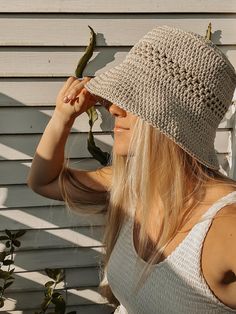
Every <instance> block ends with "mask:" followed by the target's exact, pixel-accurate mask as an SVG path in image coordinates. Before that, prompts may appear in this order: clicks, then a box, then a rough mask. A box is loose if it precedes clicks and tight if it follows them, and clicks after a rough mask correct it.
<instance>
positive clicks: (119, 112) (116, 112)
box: [109, 104, 126, 117]
mask: <svg viewBox="0 0 236 314" xmlns="http://www.w3.org/2000/svg"><path fill="white" fill-rule="evenodd" d="M109 112H110V113H111V114H112V115H113V116H115V117H126V111H125V110H124V109H122V108H120V107H119V106H117V105H115V104H111V105H110V107H109Z"/></svg>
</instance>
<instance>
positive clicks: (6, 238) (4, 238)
mask: <svg viewBox="0 0 236 314" xmlns="http://www.w3.org/2000/svg"><path fill="white" fill-rule="evenodd" d="M8 239H9V238H8V237H7V236H0V240H8Z"/></svg>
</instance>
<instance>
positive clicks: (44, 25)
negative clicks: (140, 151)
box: [0, 0, 236, 314]
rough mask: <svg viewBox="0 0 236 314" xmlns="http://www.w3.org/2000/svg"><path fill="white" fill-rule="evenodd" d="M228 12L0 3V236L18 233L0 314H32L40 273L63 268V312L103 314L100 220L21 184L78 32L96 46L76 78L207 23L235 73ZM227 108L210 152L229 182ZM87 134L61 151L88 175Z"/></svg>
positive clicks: (74, 58)
mask: <svg viewBox="0 0 236 314" xmlns="http://www.w3.org/2000/svg"><path fill="white" fill-rule="evenodd" d="M235 15H236V1H232V0H231V1H230V0H228V1H220V0H215V1H210V0H207V1H195V0H185V1H184V0H180V1H178V2H177V1H175V0H170V1H164V0H159V1H157V0H156V1H153V0H148V1H141V0H134V1H124V0H120V1H104V0H103V1H102V0H101V1H96V0H86V1H75V0H74V1H72V0H68V1H63V0H57V1H56V0H53V1H48V0H47V1H45V0H42V1H27V0H24V1H23V0H11V1H6V0H2V1H0V29H1V33H0V45H1V47H0V86H1V89H0V112H1V113H0V133H1V135H0V138H1V141H0V173H1V176H0V184H1V188H0V189H1V190H0V200H1V203H0V206H1V209H0V215H1V219H0V230H1V231H3V230H4V229H5V228H8V229H10V230H19V229H22V228H23V229H27V230H28V231H27V233H26V234H25V236H24V237H22V247H21V248H20V249H18V250H17V253H16V257H15V272H16V274H15V278H16V280H15V283H14V284H13V285H12V287H11V288H9V289H8V291H9V294H8V296H9V297H10V298H11V299H9V300H8V301H7V302H6V305H5V307H4V308H3V309H1V310H2V311H1V312H4V313H17V314H20V313H33V310H34V309H35V310H36V309H37V308H38V307H39V304H40V303H41V301H42V299H43V290H44V287H43V284H44V283H45V282H46V281H47V279H48V278H47V277H46V276H45V273H44V272H43V269H44V268H46V267H50V268H54V267H61V268H64V269H65V271H66V280H65V282H62V283H61V285H60V286H59V288H60V289H62V290H63V291H64V296H65V298H66V301H67V305H68V310H72V309H76V310H77V313H83V314H86V313H89V314H92V313H96V314H97V313H109V311H110V310H109V309H108V307H107V306H106V305H105V304H106V300H104V299H102V297H101V296H100V295H99V294H98V293H97V285H98V282H99V278H98V265H99V260H100V257H101V254H102V247H101V241H100V240H101V236H102V231H103V224H104V217H103V216H101V215H95V216H94V217H92V218H91V219H88V218H85V217H83V216H81V215H77V214H74V213H71V212H69V213H68V211H66V209H65V207H64V205H63V203H61V202H56V201H52V200H49V199H47V198H44V197H41V196H38V195H36V194H35V193H33V192H32V191H31V190H29V189H28V188H27V186H26V175H27V172H28V170H29V167H30V163H31V160H32V157H33V154H34V151H35V148H36V145H37V143H38V141H39V139H40V136H41V134H42V132H43V130H44V128H45V126H46V124H47V122H48V120H49V118H50V116H51V114H52V111H53V108H54V103H55V99H56V95H57V93H58V91H59V89H60V88H61V86H62V84H63V83H64V82H65V80H66V79H67V77H68V76H70V75H74V69H75V67H76V65H77V62H78V60H79V59H80V57H81V56H82V55H83V52H84V50H85V47H86V46H87V44H88V42H89V38H90V31H89V28H88V25H90V26H91V27H93V29H94V31H95V32H96V33H97V47H96V49H95V52H94V54H93V57H92V59H91V60H90V62H89V64H88V66H87V67H86V70H85V71H84V76H86V75H97V74H99V73H102V72H103V71H105V70H107V69H109V68H111V67H113V66H115V65H117V64H119V63H120V62H121V61H122V60H123V58H124V57H125V55H126V53H127V52H128V51H129V50H130V48H131V47H132V45H133V44H134V43H135V42H136V41H137V40H138V39H139V38H140V37H141V36H143V35H144V34H145V33H146V32H147V31H149V30H150V29H151V28H152V27H155V26H156V25H162V24H169V25H172V26H176V27H180V28H183V29H186V30H191V31H195V32H197V33H199V34H202V35H205V32H206V29H207V26H208V23H209V22H212V28H213V32H214V34H213V37H212V41H213V42H215V43H216V44H217V45H218V46H219V47H220V49H221V50H222V51H223V52H224V53H226V55H227V56H228V58H229V59H230V61H231V62H232V63H233V65H234V66H236V36H235V32H234V31H233V30H235V29H236V20H235ZM97 109H98V110H99V120H98V121H96V124H95V126H94V129H93V130H94V131H96V132H95V133H96V135H95V140H96V142H97V144H98V146H100V147H101V148H102V149H103V150H106V151H110V150H111V147H112V144H113V135H112V128H113V122H114V121H113V120H112V119H111V117H109V115H108V114H107V113H106V111H105V110H103V108H101V107H99V106H97ZM234 110H235V105H234V106H233V105H232V106H231V108H230V110H229V112H228V113H227V115H226V116H225V118H224V119H223V120H222V122H221V124H220V125H219V128H218V130H217V136H216V141H215V147H216V150H217V153H218V158H219V160H220V163H221V170H222V172H224V173H226V174H228V175H230V176H234V178H236V173H235V174H234V172H235V166H234V159H235V144H234V143H235V129H234V127H235V115H234ZM88 130H89V126H88V117H87V114H86V113H85V114H83V115H81V116H80V117H79V118H78V119H77V121H76V123H75V125H74V127H73V130H72V132H71V135H70V138H69V141H68V145H67V152H68V154H69V156H70V157H71V159H72V163H73V166H76V167H78V168H81V169H88V170H89V169H95V168H97V167H100V164H99V163H98V162H97V161H95V160H94V159H93V158H92V157H91V155H90V154H89V152H88V151H87V148H86V140H87V132H88ZM90 224H92V225H93V226H94V227H93V228H92V229H91V228H90ZM0 234H1V235H2V234H3V232H0ZM1 248H2V249H4V246H1ZM16 300H17V301H16Z"/></svg>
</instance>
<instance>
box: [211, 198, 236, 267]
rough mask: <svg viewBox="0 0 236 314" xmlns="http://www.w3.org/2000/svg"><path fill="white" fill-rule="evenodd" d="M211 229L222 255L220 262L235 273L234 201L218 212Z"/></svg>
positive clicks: (235, 211)
mask: <svg viewBox="0 0 236 314" xmlns="http://www.w3.org/2000/svg"><path fill="white" fill-rule="evenodd" d="M211 229H212V230H211V231H212V236H213V238H214V243H215V245H216V247H217V249H218V250H219V252H221V253H222V254H221V256H222V257H223V259H222V262H223V260H224V265H225V267H228V269H231V270H233V271H234V272H235V273H236V245H235V243H236V201H235V203H233V204H229V205H226V206H224V207H223V208H221V209H220V210H219V212H218V213H217V214H216V215H215V217H214V218H213V222H212V227H211Z"/></svg>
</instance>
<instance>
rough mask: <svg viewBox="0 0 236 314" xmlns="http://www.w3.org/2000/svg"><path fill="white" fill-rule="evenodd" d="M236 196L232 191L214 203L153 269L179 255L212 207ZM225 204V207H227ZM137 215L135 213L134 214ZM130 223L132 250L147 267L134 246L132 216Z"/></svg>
mask: <svg viewBox="0 0 236 314" xmlns="http://www.w3.org/2000/svg"><path fill="white" fill-rule="evenodd" d="M233 195H235V196H236V191H232V192H230V193H228V194H226V195H224V196H223V197H221V198H219V199H218V200H217V201H216V202H214V203H213V204H212V205H211V206H210V207H209V208H208V209H207V210H206V212H205V213H204V214H203V215H202V216H201V217H200V219H199V220H198V221H197V223H196V224H195V225H194V226H193V227H192V229H191V230H190V231H189V232H188V234H187V235H186V236H185V237H184V239H183V240H182V241H181V242H180V243H179V244H178V245H177V246H176V247H175V249H174V250H173V251H172V252H171V253H170V254H169V255H167V256H166V257H165V259H164V260H162V261H160V262H158V263H157V264H153V265H150V267H151V268H152V269H153V268H156V269H158V268H161V267H163V266H164V265H165V264H166V263H167V262H168V261H169V259H171V258H172V256H173V255H175V254H176V253H177V251H178V250H179V249H180V247H181V246H183V245H184V244H185V242H186V241H188V238H189V237H190V236H191V235H192V233H193V232H194V230H195V229H196V228H197V227H198V226H199V225H198V223H199V221H200V220H201V219H202V218H204V217H205V216H206V215H207V214H208V213H209V211H210V210H211V209H212V207H215V206H216V205H217V204H218V203H220V202H223V201H225V200H227V199H228V198H230V197H231V196H233ZM226 204H227V203H226ZM226 204H225V205H226ZM134 214H135V213H134ZM206 221H208V220H205V221H204V222H206ZM129 222H130V224H131V228H130V229H131V232H130V242H131V247H132V250H133V253H134V255H135V257H136V260H137V261H138V262H140V263H142V264H143V265H147V264H148V263H147V262H146V261H145V260H143V259H142V258H141V257H140V256H139V255H138V253H137V251H136V248H135V246H134V218H133V217H132V216H130V218H129Z"/></svg>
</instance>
